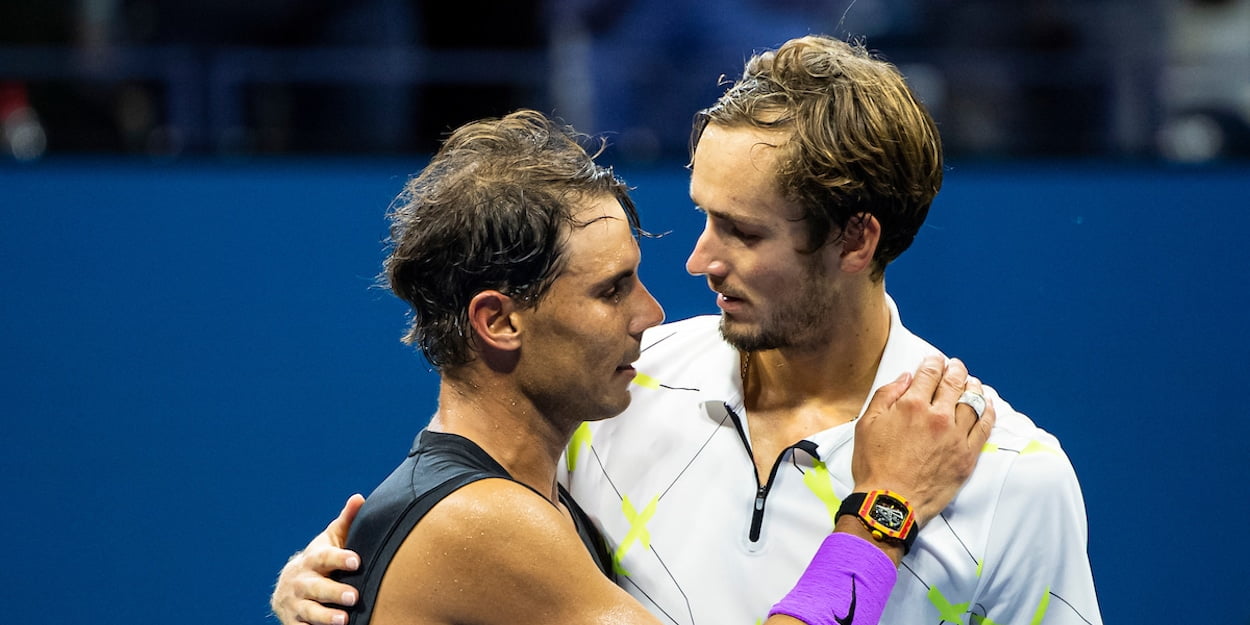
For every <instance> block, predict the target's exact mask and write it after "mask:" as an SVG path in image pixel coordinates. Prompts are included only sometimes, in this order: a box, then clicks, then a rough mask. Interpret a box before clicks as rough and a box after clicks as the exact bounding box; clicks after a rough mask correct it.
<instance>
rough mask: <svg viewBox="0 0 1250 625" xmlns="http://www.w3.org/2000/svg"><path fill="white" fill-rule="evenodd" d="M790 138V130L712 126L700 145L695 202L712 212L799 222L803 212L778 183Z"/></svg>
mask: <svg viewBox="0 0 1250 625" xmlns="http://www.w3.org/2000/svg"><path fill="white" fill-rule="evenodd" d="M788 138H789V133H787V132H785V131H779V130H765V129H760V128H751V127H726V126H722V125H718V124H708V126H707V128H706V129H705V130H704V131H703V135H702V136H701V137H700V138H699V143H698V145H697V146H695V153H694V159H693V161H692V167H691V169H692V171H691V175H690V198H691V199H692V200H694V202H695V203H696V204H698V205H699V206H700V207H701V208H703V209H704V210H706V211H708V212H710V213H719V214H725V215H730V216H755V217H768V216H777V217H784V218H793V217H796V216H797V215H798V214H799V211H798V207H797V206H796V205H795V204H794V203H793V202H790V201H788V200H786V198H785V196H784V194H783V193H782V191H781V187H780V185H779V184H778V182H777V165H778V159H779V158H780V157H781V146H782V145H783V144H784V143H785V142H786V141H787V140H788Z"/></svg>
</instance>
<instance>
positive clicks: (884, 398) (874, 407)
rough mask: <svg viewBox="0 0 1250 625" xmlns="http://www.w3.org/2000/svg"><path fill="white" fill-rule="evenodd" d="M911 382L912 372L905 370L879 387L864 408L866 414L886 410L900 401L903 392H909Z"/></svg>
mask: <svg viewBox="0 0 1250 625" xmlns="http://www.w3.org/2000/svg"><path fill="white" fill-rule="evenodd" d="M911 382H912V375H911V373H910V372H906V371H905V372H903V374H902V375H900V376H898V377H897V378H895V379H894V381H893V382H890V383H889V384H886V385H885V386H882V387H881V388H879V389H877V392H876V393H874V394H873V396H872V401H871V402H869V403H868V408H867V409H866V410H864V414H865V415H869V414H877V413H880V412H884V411H885V409H886V408H888V407H890V406H892V405H894V402H896V401H898V400H899V398H900V397H902V396H903V393H905V392H907V389H908V388H910V386H911Z"/></svg>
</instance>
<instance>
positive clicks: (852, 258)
mask: <svg viewBox="0 0 1250 625" xmlns="http://www.w3.org/2000/svg"><path fill="white" fill-rule="evenodd" d="M880 243H881V222H879V221H877V218H876V217H874V216H873V215H871V214H869V213H859V214H858V215H855V216H853V217H851V218H850V220H848V221H847V222H846V227H845V228H843V229H842V254H841V263H842V271H845V272H846V273H859V272H861V271H864V270H866V269H869V268H871V267H872V258H873V256H875V255H876V254H877V245H879V244H880Z"/></svg>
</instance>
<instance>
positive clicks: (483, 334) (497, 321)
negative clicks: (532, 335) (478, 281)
mask: <svg viewBox="0 0 1250 625" xmlns="http://www.w3.org/2000/svg"><path fill="white" fill-rule="evenodd" d="M515 312H516V302H515V301H514V300H513V299H512V298H511V297H508V296H507V295H504V294H503V293H500V292H499V291H482V292H481V293H478V294H477V295H474V296H473V299H472V300H470V301H469V325H470V326H471V327H472V328H473V333H474V334H475V335H476V338H477V341H478V347H479V348H480V349H497V350H503V351H514V350H517V349H520V347H521V333H520V329H519V328H517V326H516V324H515V323H514V318H513V313H515Z"/></svg>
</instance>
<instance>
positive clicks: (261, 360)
mask: <svg viewBox="0 0 1250 625" xmlns="http://www.w3.org/2000/svg"><path fill="white" fill-rule="evenodd" d="M421 164H422V163H421V162H419V161H415V160H414V161H402V160H394V161H352V162H348V161H331V160H326V161H255V162H235V163H225V164H222V163H176V164H171V163H163V164H162V163H148V162H142V161H134V162H125V161H111V160H99V161H91V160H73V161H56V160H53V161H46V162H43V163H40V164H36V165H34V166H23V167H18V166H12V165H9V166H3V167H0V424H2V425H3V433H2V434H0V497H2V498H3V504H2V505H3V509H2V510H3V511H2V512H0V535H2V536H4V537H6V538H7V539H8V545H7V547H6V548H5V549H4V553H5V558H6V561H7V566H5V567H4V572H3V574H2V577H0V579H2V580H3V584H2V587H3V588H4V589H5V592H6V595H7V597H8V598H9V601H8V605H9V615H10V617H11V618H13V619H15V620H16V621H18V622H28V623H52V622H59V623H70V622H92V623H97V624H111V623H117V624H122V623H127V624H153V625H155V624H157V623H173V622H177V623H180V624H181V625H200V624H203V625H208V624H214V625H216V624H217V623H223V622H225V623H261V622H265V620H266V611H267V606H266V599H267V597H268V593H269V589H270V585H271V584H272V580H273V577H274V575H275V574H276V572H277V569H278V568H279V567H280V566H281V564H282V562H283V561H284V560H285V558H286V557H287V556H288V555H289V554H290V553H291V552H293V551H294V550H295V549H297V548H299V547H300V546H302V545H303V543H304V542H305V541H306V539H307V538H309V537H310V536H312V535H313V534H314V533H316V532H317V531H318V530H320V528H321V527H322V526H323V525H324V523H325V522H326V521H328V520H329V519H330V518H331V517H332V516H333V514H334V513H335V512H336V511H337V509H338V506H339V505H340V504H341V501H342V499H343V498H345V497H346V495H347V494H349V493H351V492H354V491H362V490H363V491H367V490H368V489H370V488H371V487H372V486H373V485H374V484H375V483H376V482H377V481H378V480H379V479H380V478H381V477H383V476H384V475H385V474H386V473H387V472H388V471H389V470H390V468H391V467H392V466H393V465H395V464H396V463H397V462H398V461H399V460H400V459H401V458H402V457H403V454H404V452H405V451H406V450H407V449H408V445H409V442H410V441H411V438H412V435H413V434H414V433H415V432H416V431H417V430H418V429H419V428H420V427H421V426H422V425H423V424H424V423H425V421H426V420H427V418H428V416H429V415H430V414H431V412H432V411H433V410H434V406H435V391H436V386H435V377H434V376H433V375H432V374H431V373H430V372H429V371H428V368H427V367H426V366H425V364H424V362H423V361H422V360H421V359H420V358H419V356H418V355H417V354H416V353H415V352H413V351H412V350H411V349H409V348H407V347H405V346H403V345H401V344H400V343H399V340H398V339H399V336H400V334H401V331H402V328H403V325H404V321H405V318H404V309H403V307H402V306H400V305H399V304H398V302H397V301H396V300H394V299H393V298H392V297H390V296H389V295H388V294H387V293H386V292H385V291H381V290H377V289H372V288H370V285H371V283H372V281H373V277H374V274H375V273H376V272H377V270H378V267H379V262H380V260H381V257H382V254H381V242H382V239H383V238H384V237H385V234H386V233H385V223H384V220H383V213H384V211H385V208H386V206H387V204H388V203H389V201H390V199H391V197H392V196H393V195H394V194H395V193H396V192H397V191H398V190H399V189H400V187H401V186H402V183H403V181H404V180H405V178H406V176H407V174H409V173H411V172H414V171H416V170H417V169H419V167H420V166H421ZM621 173H622V175H624V176H625V177H626V179H627V180H628V181H629V182H630V183H631V184H633V185H635V186H637V187H638V189H637V191H636V193H635V196H636V199H637V200H638V203H639V206H640V207H641V210H642V212H643V218H644V225H645V226H646V227H647V228H648V229H650V230H653V231H672V234H671V235H669V236H668V237H666V238H663V239H660V240H654V241H646V242H644V243H643V255H644V264H643V276H644V279H645V280H646V281H647V282H648V284H649V285H650V286H651V288H652V290H653V292H654V293H655V294H656V296H657V297H658V298H659V299H660V301H661V302H662V303H664V304H665V307H666V310H667V312H668V316H669V318H670V319H677V318H681V317H684V316H688V315H691V314H697V313H702V312H712V311H714V307H713V300H712V297H711V296H710V295H709V293H708V292H707V290H706V289H705V288H704V286H703V282H702V280H699V279H696V278H690V277H689V276H686V275H685V273H684V271H681V267H682V265H683V263H684V260H685V254H686V253H687V252H688V250H689V248H690V246H691V245H692V243H693V241H694V238H695V237H696V235H697V233H698V228H699V226H700V221H701V220H700V216H699V215H698V214H697V213H696V212H695V211H693V210H692V208H691V206H690V203H689V202H688V201H687V200H686V198H685V185H686V177H685V172H684V170H683V169H682V168H681V167H680V165H679V164H673V165H671V166H666V167H661V168H655V169H640V170H637V171H631V170H629V169H623V170H622V171H621ZM1248 197H1250V169H1247V168H1245V167H1244V166H1243V167H1240V168H1223V169H1220V168H1216V169H1187V168H1170V167H1155V166H1143V167H1128V166H1110V165H1102V164H1057V163H1056V164H1032V165H1027V166H1026V165H974V164H967V165H961V164H958V163H956V164H954V165H953V166H951V167H950V169H949V171H948V173H947V182H946V188H945V189H944V190H943V192H942V194H941V196H940V198H939V200H938V201H937V202H936V204H935V205H934V208H933V211H932V213H931V215H930V218H929V220H928V222H927V225H926V226H925V228H924V230H923V231H922V232H921V234H920V236H919V237H918V239H917V241H916V244H915V245H914V247H913V249H912V250H911V251H909V252H908V253H907V254H905V255H904V256H903V258H902V259H901V260H899V261H898V262H897V263H896V264H895V265H894V266H892V267H891V269H890V270H889V272H888V275H887V281H888V285H889V288H890V291H891V293H892V294H893V295H894V297H895V298H896V299H897V301H898V302H899V305H900V307H901V309H902V311H903V315H904V320H905V321H906V323H907V324H908V325H909V326H910V327H911V328H912V329H913V330H915V331H917V332H918V333H919V334H920V335H922V336H924V337H926V338H928V339H930V340H931V341H932V342H933V343H934V344H936V345H937V346H938V347H940V348H942V349H943V350H945V351H946V352H947V353H949V354H951V355H954V356H959V357H961V358H963V359H965V360H966V361H967V362H968V363H969V365H970V367H971V368H972V369H973V371H974V373H976V374H977V375H979V376H980V377H982V378H983V379H984V380H985V381H986V382H987V383H989V384H991V385H993V386H995V387H996V388H998V389H999V391H1000V392H1001V393H1002V394H1003V395H1004V396H1005V397H1006V398H1007V399H1008V400H1010V401H1011V402H1012V403H1013V404H1014V405H1015V406H1016V407H1017V408H1019V409H1020V410H1022V411H1023V412H1025V413H1027V414H1028V415H1030V416H1031V417H1033V419H1034V420H1035V421H1036V422H1038V423H1039V424H1041V425H1042V426H1043V427H1045V428H1046V429H1048V430H1050V431H1051V432H1053V433H1055V434H1056V435H1058V436H1059V438H1060V440H1061V441H1062V442H1063V445H1064V448H1065V449H1066V450H1067V453H1068V455H1069V456H1070V457H1071V458H1072V462H1073V464H1074V465H1075V466H1076V469H1077V473H1078V475H1079V476H1080V477H1081V480H1082V483H1083V486H1084V490H1085V498H1086V502H1087V506H1088V510H1089V518H1090V553H1091V557H1092V561H1093V566H1094V576H1095V579H1096V581H1097V583H1098V586H1099V591H1100V597H1101V603H1102V608H1103V613H1104V616H1105V620H1106V621H1107V622H1108V623H1165V622H1172V621H1173V620H1174V616H1175V614H1177V613H1178V611H1179V613H1181V614H1186V615H1189V616H1191V617H1194V616H1196V617H1198V618H1199V619H1200V620H1203V621H1206V622H1216V623H1250V600H1247V598H1246V594H1245V590H1246V585H1247V579H1250V568H1248V567H1250V546H1248V544H1247V542H1246V541H1245V540H1244V539H1243V538H1242V537H1243V535H1244V533H1245V532H1244V528H1245V522H1246V518H1247V516H1248V512H1250V505H1248V504H1247V502H1246V492H1247V491H1248V490H1250V488H1248V487H1247V485H1246V476H1247V474H1248V473H1250V459H1248V458H1250V453H1248V451H1247V449H1248V444H1247V443H1248V440H1250V425H1248V422H1250V420H1248V419H1247V411H1246V409H1245V405H1246V401H1245V399H1244V396H1245V391H1244V388H1245V387H1246V384H1247V377H1248V376H1250V367H1248V366H1247V362H1248V361H1250V332H1248V331H1247V330H1246V329H1245V327H1244V326H1245V320H1246V317H1247V312H1246V311H1247V308H1248V305H1250V287H1248V285H1250V281H1248V280H1247V279H1246V278H1245V276H1244V275H1243V273H1244V272H1245V271H1246V269H1247V268H1248V267H1250V252H1248V251H1247V248H1248V247H1250V244H1248V243H1247V241H1246V235H1247V232H1248V231H1250V211H1248V210H1247V198H1248Z"/></svg>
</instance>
